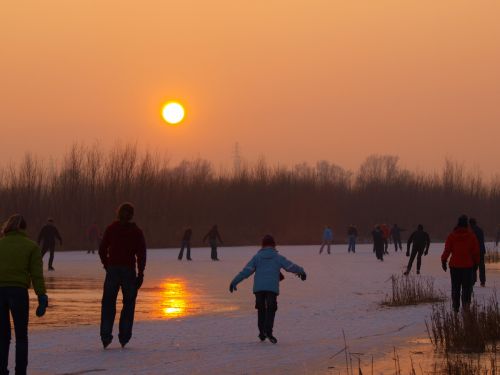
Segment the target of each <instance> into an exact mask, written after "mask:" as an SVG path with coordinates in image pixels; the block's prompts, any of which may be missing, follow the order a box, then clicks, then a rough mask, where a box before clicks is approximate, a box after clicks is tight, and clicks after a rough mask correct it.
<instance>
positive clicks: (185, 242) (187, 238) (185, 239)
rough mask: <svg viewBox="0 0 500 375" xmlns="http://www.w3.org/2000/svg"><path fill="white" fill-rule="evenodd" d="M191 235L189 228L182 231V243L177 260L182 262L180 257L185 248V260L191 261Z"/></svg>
mask: <svg viewBox="0 0 500 375" xmlns="http://www.w3.org/2000/svg"><path fill="white" fill-rule="evenodd" d="M192 234H193V231H192V229H191V228H187V229H186V230H185V231H184V235H183V236H182V242H181V251H180V252H179V256H178V259H179V260H182V256H183V254H184V248H186V259H187V260H192V259H191V235H192Z"/></svg>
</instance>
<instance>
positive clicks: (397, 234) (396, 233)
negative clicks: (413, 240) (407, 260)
mask: <svg viewBox="0 0 500 375" xmlns="http://www.w3.org/2000/svg"><path fill="white" fill-rule="evenodd" d="M403 231H404V229H401V228H400V227H399V226H398V225H397V224H394V225H393V227H392V228H391V237H392V241H393V242H394V251H398V247H399V250H401V251H403V245H402V243H401V232H403Z"/></svg>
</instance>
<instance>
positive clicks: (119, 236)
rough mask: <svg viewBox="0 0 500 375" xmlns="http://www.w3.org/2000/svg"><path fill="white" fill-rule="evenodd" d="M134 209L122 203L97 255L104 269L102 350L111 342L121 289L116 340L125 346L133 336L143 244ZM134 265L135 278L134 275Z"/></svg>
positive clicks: (142, 236)
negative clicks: (121, 300) (135, 221)
mask: <svg viewBox="0 0 500 375" xmlns="http://www.w3.org/2000/svg"><path fill="white" fill-rule="evenodd" d="M133 217H134V206H132V204H130V203H123V204H122V205H121V206H120V207H119V208H118V220H117V221H115V222H113V223H112V224H111V225H109V226H108V227H107V228H106V230H105V232H104V236H103V238H102V241H101V245H100V246H99V256H100V258H101V262H102V265H103V266H104V269H105V270H106V279H105V280H104V288H103V289H104V290H103V294H102V306H101V340H102V345H103V346H104V348H106V347H108V345H109V344H111V341H113V335H112V333H113V324H114V321H115V314H116V298H117V297H118V291H119V290H120V289H121V290H122V295H123V307H122V311H121V314H120V325H119V333H118V339H119V340H120V344H121V346H122V347H124V346H125V345H126V344H127V343H128V342H129V340H130V338H131V337H132V326H133V324H134V313H135V301H136V298H137V293H138V291H139V289H140V287H141V286H142V282H143V281H144V268H145V267H146V241H145V239H144V235H143V233H142V230H141V229H140V228H139V227H138V226H137V225H136V224H135V223H133V222H132V218H133ZM136 265H137V275H136Z"/></svg>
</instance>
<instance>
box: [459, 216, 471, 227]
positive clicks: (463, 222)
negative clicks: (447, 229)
mask: <svg viewBox="0 0 500 375" xmlns="http://www.w3.org/2000/svg"><path fill="white" fill-rule="evenodd" d="M468 221H469V218H468V217H467V215H462V216H460V217H459V218H458V223H457V227H461V228H467V222H468Z"/></svg>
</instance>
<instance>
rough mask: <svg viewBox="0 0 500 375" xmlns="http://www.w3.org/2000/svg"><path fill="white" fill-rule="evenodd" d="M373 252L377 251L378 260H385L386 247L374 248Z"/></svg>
mask: <svg viewBox="0 0 500 375" xmlns="http://www.w3.org/2000/svg"><path fill="white" fill-rule="evenodd" d="M373 250H374V251H375V256H376V257H377V259H378V260H382V261H383V260H384V245H383V244H382V245H380V246H375V245H374V246H373Z"/></svg>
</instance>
